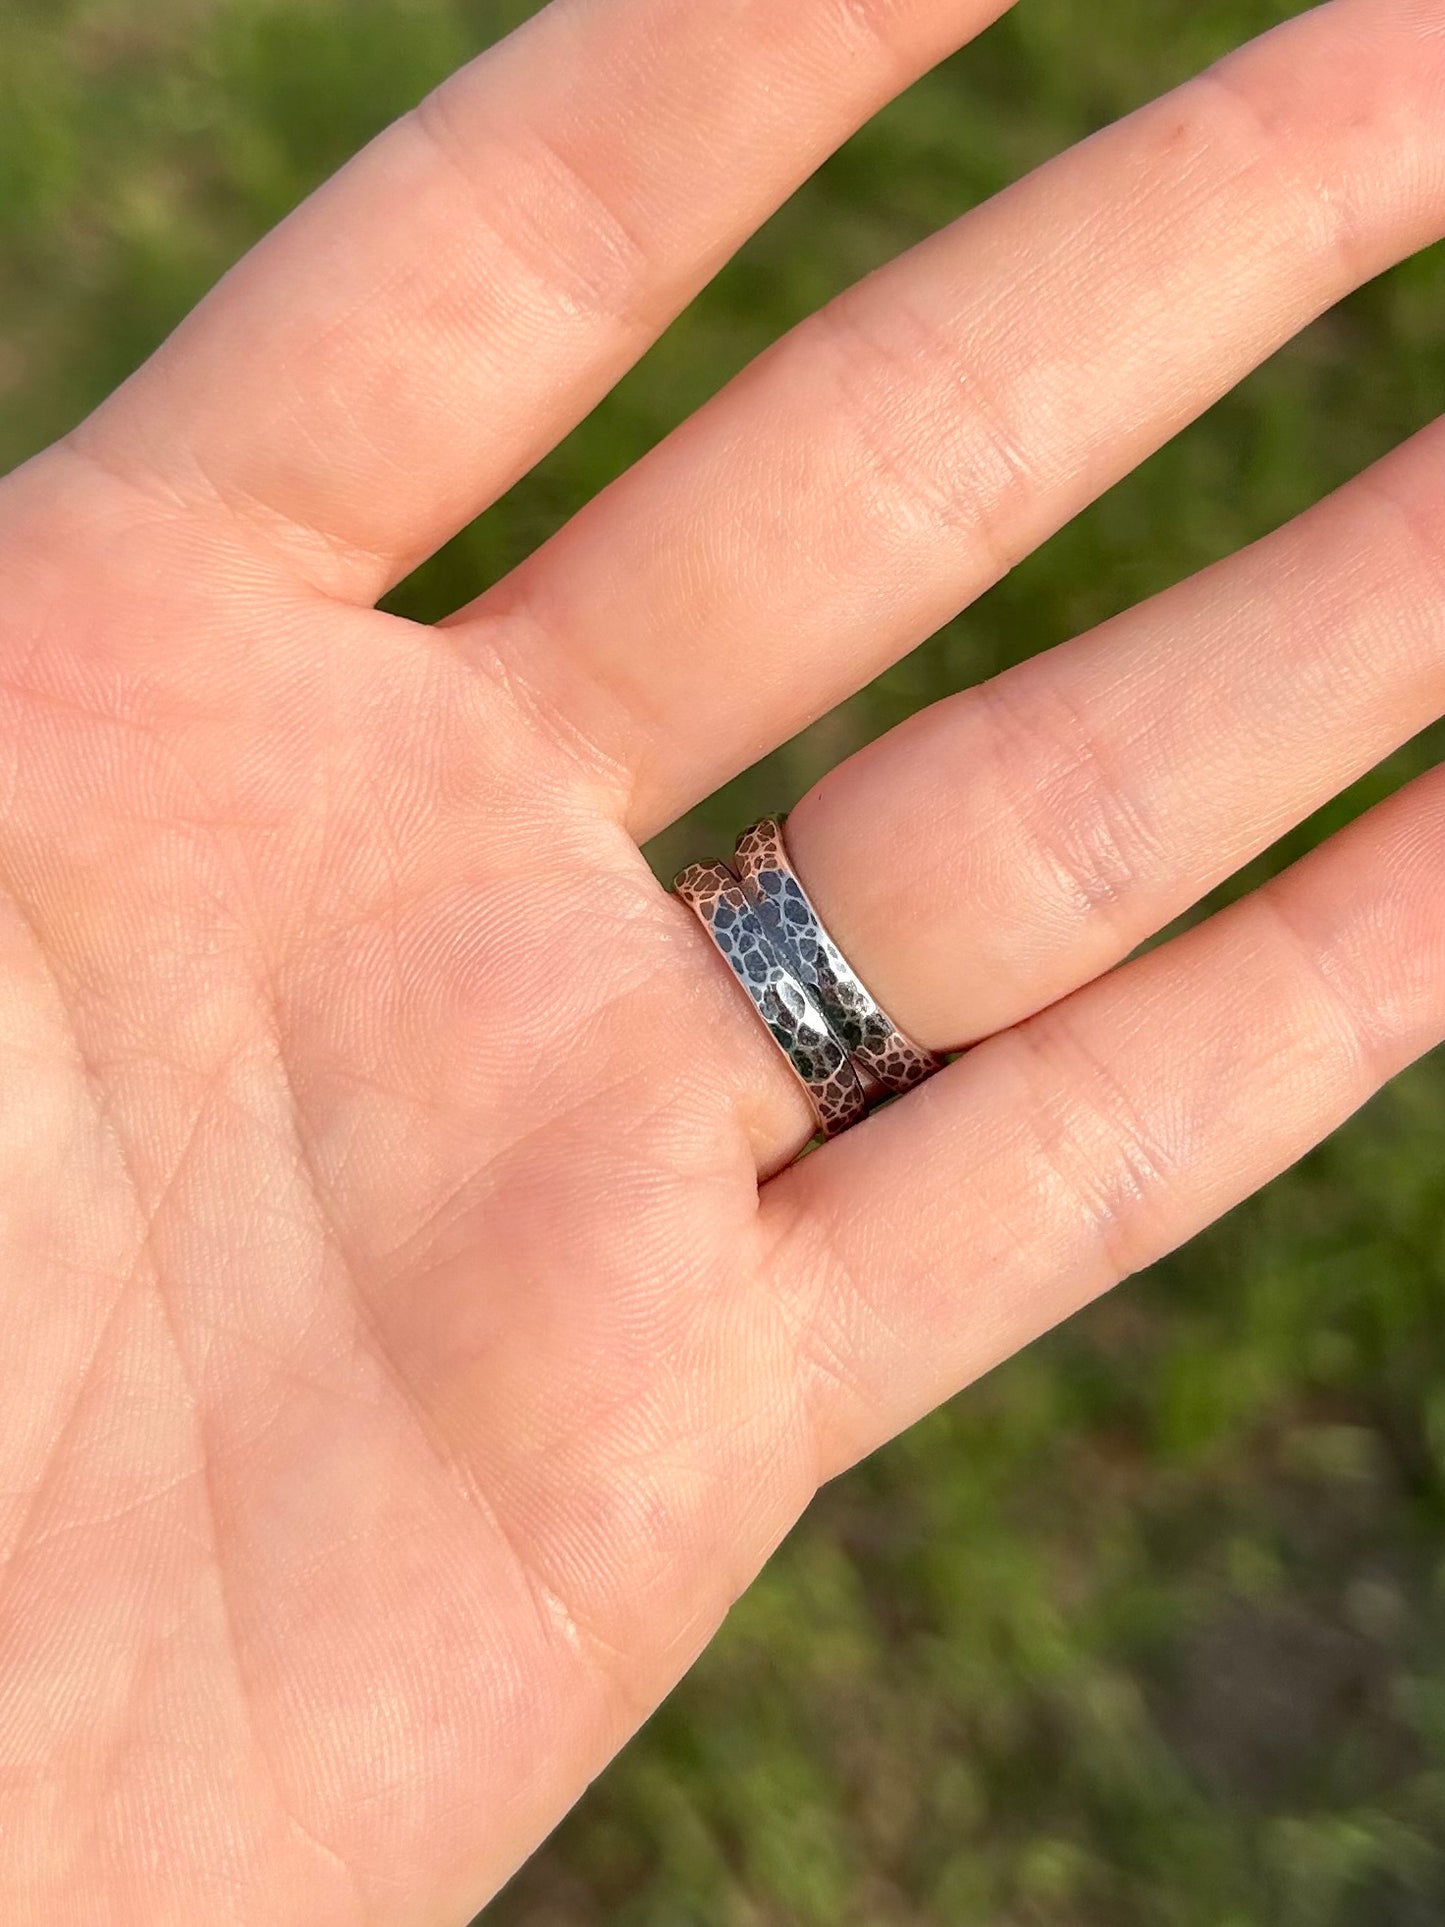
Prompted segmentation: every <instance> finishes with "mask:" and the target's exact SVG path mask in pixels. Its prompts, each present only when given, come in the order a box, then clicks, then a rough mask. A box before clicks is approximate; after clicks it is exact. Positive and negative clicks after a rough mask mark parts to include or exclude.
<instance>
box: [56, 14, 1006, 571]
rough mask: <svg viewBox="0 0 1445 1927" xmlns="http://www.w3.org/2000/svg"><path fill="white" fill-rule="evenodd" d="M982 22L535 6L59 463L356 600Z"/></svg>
mask: <svg viewBox="0 0 1445 1927" xmlns="http://www.w3.org/2000/svg"><path fill="white" fill-rule="evenodd" d="M1007 4H1008V0H788V4H786V5H779V4H778V0H725V3H724V0H709V4H707V5H703V6H699V5H697V4H695V0H554V3H553V4H552V5H551V6H549V7H547V8H546V9H545V10H544V11H542V12H540V13H538V14H536V15H535V16H534V17H533V18H532V19H531V20H530V21H528V22H527V23H526V25H525V26H524V27H522V28H521V29H519V30H518V31H517V32H516V33H514V34H512V35H511V36H510V37H509V38H508V39H506V40H504V41H503V42H501V43H500V44H499V45H498V46H496V47H494V48H493V49H492V50H491V51H490V52H489V53H487V54H485V55H483V56H482V57H481V58H479V59H478V60H476V61H474V62H473V63H472V64H471V65H470V66H469V67H466V68H464V69H462V71H461V72H459V73H458V74H456V75H454V76H453V77H452V79H451V80H450V81H448V82H447V83H446V84H445V85H443V86H442V87H440V88H439V89H438V90H437V91H436V92H435V93H433V94H432V95H430V96H429V97H428V98H427V99H426V100H425V101H423V102H422V103H421V104H420V105H419V106H418V107H417V108H416V109H415V110H414V111H413V112H412V113H410V114H409V115H407V116H406V117H405V118H404V119H403V120H401V121H399V122H398V123H397V124H396V125H395V126H393V127H392V128H391V129H389V130H388V131H387V132H386V133H385V134H383V135H382V136H380V137H379V138H378V139H377V140H376V141H375V142H373V143H372V145H371V146H370V147H368V148H367V149H365V150H364V151H363V152H362V153H361V154H360V155H358V157H357V158H356V159H355V160H354V161H353V162H352V163H351V164H350V165H349V166H348V167H346V168H345V169H343V171H342V172H341V173H340V174H338V175H337V176H336V177H335V178H334V179H333V180H332V181H330V182H329V183H328V184H327V185H326V186H325V187H323V188H322V189H321V190H320V191H319V192H318V193H317V194H315V195H314V196H313V197H312V198H311V199H310V200H309V201H308V202H306V203H305V204H304V205H303V206H302V207H301V208H300V209H299V210H298V211H297V212H296V213H295V214H294V215H292V216H291V217H290V219H289V220H287V221H286V222H284V223H283V224H282V226H281V227H280V228H279V229H277V230H276V232H275V233H273V234H272V235H271V236H269V237H268V239H267V240H266V241H264V242H263V243H262V244H261V245H260V246H259V247H258V248H257V249H255V250H254V251H253V253H252V254H251V255H250V256H248V257H247V258H246V260H244V261H243V262H242V263H241V265H240V266H239V267H238V268H237V269H235V270H233V271H232V273H231V274H230V275H229V276H228V277H227V279H226V280H225V281H224V282H223V283H222V284H221V286H220V287H219V288H218V289H217V290H215V292H214V293H213V294H212V295H211V296H210V297H209V298H208V299H207V300H206V301H205V302H203V303H202V305H201V306H200V308H198V309H197V311H196V312H195V313H194V314H193V315H192V316H191V317H190V319H189V320H188V321H187V322H186V323H184V324H183V325H182V327H181V328H180V329H179V330H178V331H177V333H176V334H175V335H174V336H173V337H172V338H171V340H170V341H169V342H168V343H166V345H165V346H164V347H163V348H162V349H161V350H160V352H159V353H158V354H157V355H156V356H155V357H154V358H153V359H152V360H151V361H150V362H149V363H148V364H147V365H146V366H145V367H144V368H143V369H142V370H141V371H140V372H139V374H137V375H136V376H135V377H134V378H133V379H132V380H131V381H130V382H128V383H127V384H126V385H125V386H124V387H123V388H122V389H121V390H120V391H119V392H118V393H117V394H116V395H115V396H113V397H112V398H111V400H110V401H109V402H108V403H107V404H106V405H105V406H104V407H103V408H102V409H101V410H100V411H99V412H98V414H97V415H95V416H94V417H92V418H91V419H90V421H89V422H88V423H86V424H84V425H83V426H82V428H81V429H80V430H78V431H77V433H76V435H75V436H74V437H73V438H72V441H73V443H74V445H75V446H76V447H78V448H80V449H81V450H83V451H85V452H86V453H87V454H89V455H91V456H93V457H94V458H95V459H96V460H98V461H99V462H101V463H102V464H103V465H104V466H105V467H106V468H107V469H109V470H112V471H118V472H119V473H121V474H122V475H124V476H126V477H128V478H133V479H136V480H139V481H140V482H142V483H143V484H145V483H150V484H152V485H154V484H155V483H157V482H158V483H159V484H160V485H161V486H163V487H164V489H165V490H166V491H167V493H168V494H170V495H172V496H177V495H178V496H180V497H181V498H182V499H183V500H185V501H188V502H189V501H199V502H212V503H219V504H221V505H222V506H223V507H224V508H225V509H226V510H228V511H230V512H233V513H235V514H237V515H240V516H241V517H243V518H244V519H245V520H246V521H247V522H248V523H250V524H252V525H253V526H259V527H260V528H261V529H262V530H263V531H264V533H265V535H266V537H267V538H268V540H274V541H276V542H277V543H279V545H280V546H281V548H282V550H283V551H284V552H285V553H286V554H287V555H288V556H289V557H290V558H291V559H292V560H293V561H295V562H297V563H299V564H300V565H301V567H302V569H303V571H304V572H305V574H306V575H307V576H308V577H309V578H310V579H312V580H314V581H316V582H317V583H318V584H319V585H320V586H322V587H323V588H326V589H328V590H331V591H333V592H335V593H338V594H340V595H342V596H346V597H354V598H356V599H357V600H361V601H371V600H374V599H375V598H376V597H377V596H378V595H380V594H381V593H382V592H383V591H384V590H385V589H387V588H388V587H389V586H391V584H392V583H394V582H395V581H397V580H399V579H400V577H401V576H403V575H404V574H406V573H407V571H408V570H409V569H410V568H412V567H413V566H414V565H415V564H416V563H417V562H419V561H421V560H422V559H424V557H425V556H427V555H428V554H430V553H431V552H432V550H434V549H435V548H437V547H438V546H439V545H440V544H441V543H442V542H443V541H445V540H446V539H447V538H448V537H449V536H450V535H452V534H454V533H455V532H456V530H457V529H459V528H461V527H462V526H464V525H465V523H467V522H468V521H469V520H471V518H472V517H473V516H475V515H477V514H478V513H479V512H480V511H481V510H482V509H483V508H484V507H486V506H487V504H488V503H489V502H490V501H492V500H493V499H494V498H495V497H496V496H497V495H499V494H500V493H501V492H502V491H503V490H505V489H506V488H507V487H508V486H509V485H510V483H511V482H512V481H514V480H515V479H516V478H517V477H518V476H519V475H520V474H522V473H523V472H525V471H526V470H527V469H528V468H529V467H531V466H532V464H533V463H534V462H536V461H537V460H538V459H539V458H540V457H541V456H542V455H543V454H544V453H545V452H546V451H547V449H548V448H550V447H551V446H552V445H553V444H554V443H555V442H557V441H558V440H559V439H560V438H561V437H562V435H563V434H565V433H566V432H567V430H568V429H570V428H571V427H572V426H573V425H574V424H575V423H576V422H577V421H578V420H580V419H581V417H582V416H583V415H584V414H586V413H587V411H588V410H589V409H590V408H591V407H592V406H593V405H594V404H595V403H596V402H597V401H598V400H600V399H601V397H602V396H603V395H604V394H605V393H606V391H607V390H608V389H609V388H610V387H611V386H612V385H613V384H614V383H615V382H616V380H617V379H618V377H619V376H620V375H621V374H622V373H623V372H624V371H625V370H626V369H627V368H628V366H630V364H631V363H632V362H633V361H635V360H636V359H637V357H638V356H639V355H640V354H641V353H642V352H643V350H644V349H645V348H646V347H647V346H648V345H649V344H650V342H651V341H652V340H653V339H654V338H655V337H656V336H657V335H658V334H659V333H660V331H661V330H662V329H663V328H664V327H665V326H666V324H667V323H668V322H669V321H670V320H671V319H672V318H673V317H674V316H675V315H676V314H677V313H678V312H679V311H680V309H681V308H682V307H684V306H685V305H686V303H687V302H688V300H689V299H690V298H691V297H692V296H693V294H695V293H696V292H697V290H698V289H699V287H701V286H702V285H703V283H704V282H705V281H706V280H707V279H708V278H709V277H710V276H711V275H712V274H713V273H715V272H716V270H717V269H718V268H719V267H720V266H721V265H722V263H723V262H724V260H725V259H726V258H727V256H728V255H729V254H731V253H732V252H733V251H734V250H735V249H736V248H737V247H738V246H739V245H740V244H741V242H742V241H743V240H744V239H746V237H747V236H748V234H749V233H751V231H752V230H753V229H754V228H755V227H757V226H758V225H759V224H760V223H761V222H762V221H763V220H764V219H765V218H766V217H767V215H768V214H770V213H771V212H772V211H773V210H774V209H775V208H776V207H777V206H778V205H779V204H780V203H781V202H782V201H783V200H784V199H785V198H786V197H787V195H788V194H789V193H790V192H791V191H792V190H793V189H794V188H795V187H797V186H798V185H799V183H800V182H801V181H802V180H803V179H805V178H806V176H807V175H808V174H809V173H810V172H812V170H813V169H814V168H816V167H817V166H818V165H819V163H820V162H821V161H822V160H824V159H825V158H826V156H827V155H828V154H829V153H830V152H831V151H832V150H833V148H835V147H836V146H838V145H839V144H840V143H841V142H842V141H843V140H844V139H845V138H846V137H847V135H848V134H849V133H850V132H852V131H853V129H854V128H856V127H857V126H858V125H860V124H861V123H862V122H863V121H865V120H866V119H868V118H869V116H871V115H872V114H873V113H874V112H875V111H876V110H877V109H878V108H879V107H881V106H882V105H883V104H884V103H885V102H886V101H887V100H888V99H889V98H891V96H892V95H894V94H895V93H897V92H899V91H901V89H902V88H903V87H904V86H906V85H907V83H908V82H909V81H911V80H912V79H914V78H915V77H916V76H917V75H918V74H920V73H921V72H923V71H924V70H925V69H926V68H928V67H929V66H931V65H933V64H934V63H935V62H937V61H938V60H939V59H941V58H942V57H943V56H944V55H945V54H946V53H947V52H949V51H950V50H951V49H952V48H953V47H955V46H957V45H958V44H960V43H961V42H962V41H964V40H967V39H968V38H970V37H971V36H972V35H973V34H974V33H976V32H977V31H978V30H979V29H980V28H982V27H983V26H984V25H985V24H986V23H987V22H988V21H989V20H990V19H992V18H993V17H994V16H995V15H996V14H998V13H1001V12H1002V11H1004V8H1005V6H1006V5H1007Z"/></svg>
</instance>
